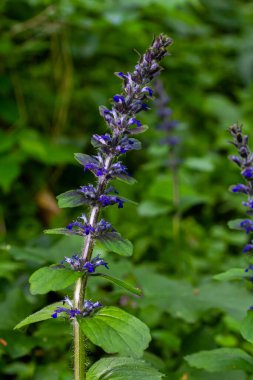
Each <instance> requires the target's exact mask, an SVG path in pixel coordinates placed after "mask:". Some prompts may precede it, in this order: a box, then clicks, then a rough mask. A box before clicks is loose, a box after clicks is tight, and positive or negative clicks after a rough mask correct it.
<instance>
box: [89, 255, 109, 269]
mask: <svg viewBox="0 0 253 380" xmlns="http://www.w3.org/2000/svg"><path fill="white" fill-rule="evenodd" d="M101 265H102V266H104V267H105V268H106V269H109V267H108V263H107V262H105V261H104V260H103V259H100V257H99V255H98V256H96V257H95V258H94V259H92V260H91V261H86V263H85V264H84V266H83V268H84V269H86V270H87V272H88V273H93V272H95V270H96V268H97V267H99V266H101Z"/></svg>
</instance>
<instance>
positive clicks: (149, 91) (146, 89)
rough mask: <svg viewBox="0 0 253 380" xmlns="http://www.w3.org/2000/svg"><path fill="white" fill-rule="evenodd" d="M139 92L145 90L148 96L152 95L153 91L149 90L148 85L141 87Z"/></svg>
mask: <svg viewBox="0 0 253 380" xmlns="http://www.w3.org/2000/svg"><path fill="white" fill-rule="evenodd" d="M141 92H147V93H148V94H149V96H150V97H151V96H152V95H153V91H152V90H151V88H150V87H143V89H142V90H141Z"/></svg>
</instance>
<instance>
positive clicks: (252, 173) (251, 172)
mask: <svg viewBox="0 0 253 380" xmlns="http://www.w3.org/2000/svg"><path fill="white" fill-rule="evenodd" d="M242 175H243V177H245V178H246V179H252V177H253V168H247V169H245V170H243V171H242Z"/></svg>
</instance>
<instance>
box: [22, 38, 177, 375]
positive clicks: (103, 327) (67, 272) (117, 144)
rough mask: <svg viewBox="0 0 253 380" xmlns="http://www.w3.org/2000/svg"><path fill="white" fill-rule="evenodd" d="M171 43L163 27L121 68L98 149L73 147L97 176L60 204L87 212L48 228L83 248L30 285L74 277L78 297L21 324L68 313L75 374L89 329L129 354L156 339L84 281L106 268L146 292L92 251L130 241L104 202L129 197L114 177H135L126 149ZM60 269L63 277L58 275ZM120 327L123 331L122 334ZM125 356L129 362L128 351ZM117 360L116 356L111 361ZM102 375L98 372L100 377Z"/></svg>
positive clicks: (81, 366) (82, 365) (103, 343)
mask: <svg viewBox="0 0 253 380" xmlns="http://www.w3.org/2000/svg"><path fill="white" fill-rule="evenodd" d="M171 44H172V40H171V39H170V38H168V37H167V36H165V35H163V34H161V35H159V36H158V37H156V38H154V40H153V42H152V44H151V46H150V48H149V49H148V50H147V51H146V53H145V54H144V55H142V56H141V57H140V59H139V61H138V63H137V65H136V66H135V69H134V71H133V72H132V73H129V72H127V73H123V72H117V73H116V75H117V76H118V77H119V78H120V79H121V80H122V82H123V86H122V92H121V93H120V94H116V95H114V96H113V99H112V106H111V108H107V107H104V106H101V107H100V114H101V116H102V117H103V119H104V120H105V123H106V125H107V128H108V131H107V132H106V133H105V134H102V135H98V134H94V135H93V136H92V139H91V143H92V145H93V146H94V147H95V148H96V154H95V155H93V156H89V155H86V154H81V153H77V154H75V158H76V159H77V161H78V162H79V163H80V164H81V165H82V166H83V168H84V171H85V172H86V171H90V172H91V173H92V174H93V175H94V177H95V179H96V183H95V184H88V185H85V186H80V188H78V189H74V190H70V191H67V192H65V193H63V194H61V195H59V196H58V197H57V198H58V201H59V206H60V207H75V206H80V205H86V206H88V213H87V215H85V214H82V215H81V216H80V217H78V218H77V220H74V221H73V222H71V223H70V224H69V225H68V226H66V227H65V228H57V229H54V230H49V231H47V232H48V233H58V234H65V235H79V236H82V237H83V238H84V243H83V248H82V252H81V255H80V256H79V255H77V254H74V255H73V256H72V257H65V259H64V260H63V261H62V263H61V264H60V265H57V266H54V267H49V268H41V269H39V270H38V271H37V272H35V273H34V274H33V275H32V276H31V278H30V283H31V290H32V291H33V293H34V294H36V293H39V294H41V293H43V292H45V284H46V289H47V291H48V289H49V290H59V289H63V288H66V287H67V286H68V285H70V284H71V283H74V282H75V289H74V295H73V299H72V300H71V299H70V298H69V297H65V299H64V301H63V306H62V305H58V306H57V307H53V306H50V307H48V308H46V310H45V309H43V317H42V316H41V312H42V311H40V312H37V313H35V314H34V315H32V316H30V317H28V318H26V319H25V320H24V321H22V322H21V323H20V324H19V325H18V326H17V327H22V326H23V325H25V324H28V323H33V322H36V321H38V320H42V319H46V318H48V316H49V314H48V313H50V316H51V317H52V318H54V319H56V318H58V317H64V318H65V319H70V320H71V321H72V324H73V336H74V379H75V380H84V379H86V363H87V359H86V351H85V336H84V335H87V337H88V338H89V339H90V340H91V341H92V342H93V343H94V344H97V345H99V346H100V347H102V348H103V349H104V350H105V351H106V352H107V353H123V354H126V355H127V356H129V355H131V354H132V353H134V355H135V356H140V355H141V353H142V351H143V349H145V348H146V347H147V344H148V341H149V340H150V335H149V333H148V329H147V327H146V326H145V325H144V324H143V323H142V322H141V321H139V320H138V319H137V318H135V317H133V316H130V315H129V314H128V313H126V312H123V311H122V310H120V309H118V308H114V307H102V304H101V303H100V302H99V301H95V302H92V301H91V300H88V299H86V288H87V284H88V279H89V278H90V277H94V276H103V277H104V278H106V279H108V280H109V281H111V282H113V283H115V284H116V285H119V286H121V287H123V288H125V289H127V290H128V291H131V292H133V293H135V294H140V290H139V289H136V288H133V287H132V286H131V285H129V284H126V283H124V282H123V281H121V280H119V279H116V278H114V277H111V276H109V275H107V274H103V273H98V272H96V270H97V268H98V267H104V268H106V269H109V266H108V263H107V262H105V261H104V259H103V258H101V257H99V256H96V257H92V255H93V250H94V245H95V242H96V241H100V242H102V243H104V244H105V246H108V244H109V245H110V248H111V247H112V245H113V244H115V242H116V245H117V242H118V243H119V245H118V248H117V251H118V253H119V251H120V250H121V248H122V249H124V247H125V246H126V241H125V240H124V239H122V237H121V235H120V234H119V233H118V232H117V231H116V230H115V229H114V228H113V227H112V226H111V224H110V223H109V222H108V221H106V220H104V219H102V218H101V212H102V210H103V209H104V208H105V207H108V206H111V205H117V207H118V208H123V206H124V204H125V202H127V200H126V199H124V198H122V197H121V196H120V195H119V193H118V191H117V190H116V189H115V188H114V187H112V186H111V184H110V182H111V180H114V179H120V180H123V181H125V182H129V183H131V182H134V180H133V178H132V177H131V176H130V174H129V173H128V170H127V168H126V166H125V165H123V163H122V161H121V159H120V157H121V156H122V155H123V154H125V153H127V152H128V151H131V150H135V149H140V148H141V143H140V142H139V141H138V140H137V139H135V138H133V137H132V136H134V135H137V134H139V133H142V132H144V131H145V130H146V127H145V126H143V125H142V123H141V121H140V120H139V119H137V116H136V115H137V114H139V112H141V111H143V110H144V111H146V110H148V109H149V106H148V104H147V101H149V99H150V98H152V94H153V90H152V89H151V88H150V87H149V86H148V85H149V83H150V82H151V81H152V79H153V78H155V77H157V76H158V75H159V74H160V72H161V70H162V67H161V66H160V65H159V62H160V60H161V59H163V58H164V57H165V56H166V55H168V53H167V50H166V48H167V47H168V46H169V45H171ZM115 252H116V251H115ZM128 253H129V252H128ZM56 276H57V281H56V280H52V278H53V279H54V278H56ZM61 281H62V282H61ZM38 284H40V286H42V287H44V288H43V290H42V289H41V287H40V288H39V289H38V287H39V286H38ZM59 284H60V285H59ZM50 286H51V288H50ZM45 315H46V318H45ZM38 318H40V319H38ZM118 321H119V322H118ZM124 331H125V332H124ZM122 334H125V335H123V336H122ZM113 337H114V338H115V346H114V345H113V343H114V340H113ZM124 340H126V343H125V344H123V342H124ZM114 359H115V360H116V361H117V360H118V359H117V358H114ZM124 360H125V363H127V365H128V367H129V365H130V364H131V363H129V360H130V359H128V358H126V359H124ZM112 363H113V362H110V365H112ZM132 364H134V365H135V371H137V372H138V363H137V362H135V361H133V363H132ZM118 365H119V363H118V362H117V366H118ZM122 365H123V364H122V363H121V366H122ZM139 365H140V369H139V370H140V371H142V369H141V368H143V365H144V364H143V363H142V362H141V363H139ZM99 369H100V367H99V365H98V367H95V369H94V370H93V367H92V369H90V370H91V371H92V373H94V371H95V372H96V371H98V370H99ZM90 370H89V371H90ZM133 370H134V369H133ZM137 372H136V373H137ZM96 376H97V375H96ZM96 376H95V377H92V378H97V377H96ZM136 376H137V375H136ZM134 377H135V375H134V374H133V378H134ZM99 378H100V377H99ZM158 378H159V379H160V375H159V376H158V375H157V374H156V376H154V379H158Z"/></svg>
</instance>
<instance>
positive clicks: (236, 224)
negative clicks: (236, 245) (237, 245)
mask: <svg viewBox="0 0 253 380" xmlns="http://www.w3.org/2000/svg"><path fill="white" fill-rule="evenodd" d="M244 220H245V219H233V220H230V221H229V222H228V227H229V228H230V229H231V230H243V228H242V227H241V226H240V223H241V222H243V221H244Z"/></svg>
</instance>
